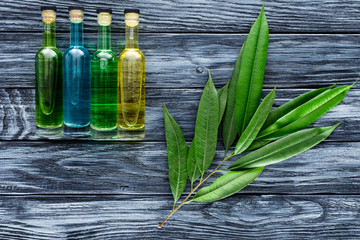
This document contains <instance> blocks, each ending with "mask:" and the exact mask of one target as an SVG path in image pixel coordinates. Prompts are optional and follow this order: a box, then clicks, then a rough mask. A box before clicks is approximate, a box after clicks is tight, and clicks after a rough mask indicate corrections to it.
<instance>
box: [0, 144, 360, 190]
mask: <svg viewBox="0 0 360 240" xmlns="http://www.w3.org/2000/svg"><path fill="white" fill-rule="evenodd" d="M218 149H219V150H218V151H217V154H216V156H215V160H214V164H213V166H212V167H211V169H213V168H215V165H216V164H218V163H219V162H220V161H221V159H222V157H223V155H224V151H223V150H221V149H222V148H221V147H219V148H218ZM359 149H360V143H359V142H348V143H345V142H343V143H338V142H325V143H322V144H320V145H319V146H317V147H315V148H313V149H311V150H308V151H307V152H305V153H303V154H301V155H299V156H296V157H294V158H292V159H289V160H287V161H285V162H282V163H279V164H275V165H271V166H268V167H267V168H266V169H265V170H264V172H263V173H262V174H261V176H260V177H259V178H258V179H257V180H256V181H255V182H254V183H252V184H251V185H250V186H249V187H247V188H245V189H244V190H242V191H241V193H246V194H269V193H271V194H319V193H324V194H359V193H360V167H359V161H358V159H359V155H360V150H359ZM0 151H1V155H0V164H1V166H2V167H1V168H0V176H1V183H0V194H25V193H33V194H34V193H37V194H130V195H143V194H148V195H155V196H158V195H169V196H170V195H171V190H170V185H169V182H168V171H167V169H168V166H167V152H166V144H165V143H121V144H114V143H110V144H106V143H84V142H29V141H25V142H22V141H20V142H16V143H14V142H0ZM230 163H231V161H230V162H229V163H226V164H225V166H227V165H228V164H230ZM220 175H221V173H219V174H218V176H220ZM186 191H189V186H188V188H187V190H186Z"/></svg>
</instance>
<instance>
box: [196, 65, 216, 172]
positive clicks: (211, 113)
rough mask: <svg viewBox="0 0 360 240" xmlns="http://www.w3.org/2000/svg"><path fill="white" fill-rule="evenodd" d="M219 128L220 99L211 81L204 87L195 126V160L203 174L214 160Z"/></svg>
mask: <svg viewBox="0 0 360 240" xmlns="http://www.w3.org/2000/svg"><path fill="white" fill-rule="evenodd" d="M218 126H219V99H218V95H217V91H216V88H215V86H214V83H213V81H212V79H211V75H210V71H209V80H208V82H207V84H206V85H205V87H204V91H203V94H202V96H201V99H200V104H199V109H198V113H197V117H196V124H195V138H194V141H195V158H196V162H197V164H198V167H199V170H200V172H201V174H204V173H205V172H206V170H207V169H208V168H209V167H210V165H211V162H212V160H213V158H214V155H215V151H216V143H217V134H218Z"/></svg>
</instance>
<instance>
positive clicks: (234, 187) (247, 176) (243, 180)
mask: <svg viewBox="0 0 360 240" xmlns="http://www.w3.org/2000/svg"><path fill="white" fill-rule="evenodd" d="M262 170H263V168H254V169H249V170H244V171H231V172H228V173H226V174H225V175H223V176H221V177H219V178H218V179H216V180H215V182H214V183H213V184H211V185H210V186H207V187H204V188H202V189H200V190H199V191H198V192H197V193H196V194H195V196H194V198H193V199H192V200H191V201H195V202H212V201H217V200H220V199H223V198H226V197H229V196H231V195H233V194H235V193H237V192H238V191H240V190H241V189H243V188H244V187H246V186H247V185H248V184H250V183H251V182H252V181H254V180H255V179H256V178H257V177H258V176H259V175H260V173H261V172H262Z"/></svg>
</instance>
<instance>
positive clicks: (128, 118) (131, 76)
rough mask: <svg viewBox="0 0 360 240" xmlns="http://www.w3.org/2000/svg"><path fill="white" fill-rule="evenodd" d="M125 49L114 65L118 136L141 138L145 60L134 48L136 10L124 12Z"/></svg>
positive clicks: (142, 129) (142, 132) (143, 123)
mask: <svg viewBox="0 0 360 240" xmlns="http://www.w3.org/2000/svg"><path fill="white" fill-rule="evenodd" d="M124 13H125V49H124V51H123V52H122V53H121V54H120V57H119V63H118V71H119V73H118V75H119V77H118V81H119V84H118V85H119V90H118V95H119V98H118V101H119V102H118V130H119V133H118V136H119V137H120V138H123V139H141V138H143V137H144V136H145V58H144V55H143V54H142V52H141V51H140V50H139V48H138V25H139V13H140V11H139V10H138V9H125V11H124Z"/></svg>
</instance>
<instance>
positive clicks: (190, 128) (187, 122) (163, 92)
mask: <svg viewBox="0 0 360 240" xmlns="http://www.w3.org/2000/svg"><path fill="white" fill-rule="evenodd" d="M205 83H206V81H205V80H204V81H203V85H205ZM269 91H270V90H269V89H266V90H264V93H265V94H266V93H268V92H269ZM305 91H308V90H304V89H278V90H277V94H276V100H275V106H279V105H281V104H283V103H285V102H286V101H289V100H291V99H293V98H295V97H296V96H298V95H300V94H302V93H304V92H305ZM201 93H202V89H198V88H197V89H156V88H148V89H147V90H146V109H145V111H146V114H145V124H146V127H145V133H146V136H145V139H144V141H165V135H164V128H163V126H164V124H163V105H164V104H166V105H167V107H168V109H169V112H170V114H171V115H172V116H173V117H174V118H175V120H176V121H177V122H178V123H179V125H180V126H181V128H182V130H183V132H184V135H185V138H186V139H187V140H188V141H191V139H192V137H193V132H194V126H195V119H196V113H197V106H198V103H199V100H200V96H201ZM359 95H360V90H359V89H351V90H350V91H349V92H348V95H347V97H346V98H345V99H344V101H343V102H342V103H341V104H340V105H338V106H336V107H335V108H334V109H332V110H331V111H330V112H329V113H327V114H326V115H325V116H323V117H322V118H320V119H319V120H318V121H317V122H316V123H315V124H314V126H327V125H333V124H335V123H337V122H340V121H341V122H343V124H341V125H340V126H339V127H338V129H337V130H336V131H335V132H334V133H333V134H332V135H331V137H330V138H329V139H332V140H335V141H360V129H359V128H358V127H357V126H359V125H360V119H359V114H360V109H359V107H358V106H359V105H360V104H359V101H360V100H359V98H358V96H359ZM0 117H1V120H0V140H14V139H21V140H26V139H29V140H38V139H39V137H37V136H36V129H35V91H34V90H33V89H13V88H11V89H0ZM350 133H351V134H350ZM56 139H58V140H59V139H60V140H61V139H68V138H66V137H62V138H56Z"/></svg>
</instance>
